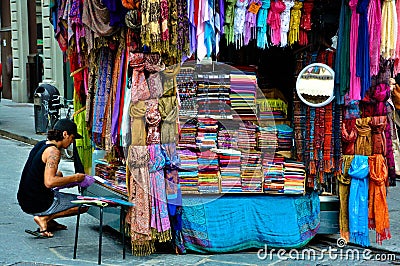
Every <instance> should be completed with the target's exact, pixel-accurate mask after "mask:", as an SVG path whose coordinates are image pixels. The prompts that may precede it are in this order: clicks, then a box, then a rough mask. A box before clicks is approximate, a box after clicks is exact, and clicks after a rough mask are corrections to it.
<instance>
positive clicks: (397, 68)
mask: <svg viewBox="0 0 400 266" xmlns="http://www.w3.org/2000/svg"><path fill="white" fill-rule="evenodd" d="M396 15H397V19H399V18H400V2H399V1H397V2H396ZM399 33H400V23H399V21H397V40H396V51H395V55H396V57H395V61H394V71H393V72H394V73H399V72H400V35H399Z"/></svg>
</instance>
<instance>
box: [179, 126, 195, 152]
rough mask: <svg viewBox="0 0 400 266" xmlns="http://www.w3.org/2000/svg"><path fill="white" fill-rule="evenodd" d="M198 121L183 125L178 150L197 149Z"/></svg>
mask: <svg viewBox="0 0 400 266" xmlns="http://www.w3.org/2000/svg"><path fill="white" fill-rule="evenodd" d="M196 134H197V120H196V119H190V120H187V121H185V123H184V124H183V125H181V131H180V136H179V142H178V148H180V149H182V148H196Z"/></svg>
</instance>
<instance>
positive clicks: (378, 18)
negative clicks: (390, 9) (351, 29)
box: [368, 0, 382, 76]
mask: <svg viewBox="0 0 400 266" xmlns="http://www.w3.org/2000/svg"><path fill="white" fill-rule="evenodd" d="M368 17H369V19H368V32H369V56H370V59H371V60H370V64H371V68H370V72H371V76H375V75H377V74H378V71H379V56H380V54H381V53H380V49H381V27H382V26H381V24H382V10H381V0H371V2H370V4H369V6H368Z"/></svg>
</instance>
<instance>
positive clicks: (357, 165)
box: [349, 155, 369, 247]
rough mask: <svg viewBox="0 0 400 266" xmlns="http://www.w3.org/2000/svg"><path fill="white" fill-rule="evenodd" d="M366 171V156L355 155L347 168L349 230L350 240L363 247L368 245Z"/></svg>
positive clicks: (367, 168)
mask: <svg viewBox="0 0 400 266" xmlns="http://www.w3.org/2000/svg"><path fill="white" fill-rule="evenodd" d="M368 173H369V166H368V156H363V155H355V156H354V159H353V161H352V162H351V165H350V169H349V176H350V177H351V178H352V179H351V185H350V196H349V231H350V241H351V242H353V243H356V244H359V245H361V246H364V247H366V246H369V237H368Z"/></svg>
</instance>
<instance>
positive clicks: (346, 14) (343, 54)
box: [335, 0, 351, 103]
mask: <svg viewBox="0 0 400 266" xmlns="http://www.w3.org/2000/svg"><path fill="white" fill-rule="evenodd" d="M350 20H351V11H350V8H349V6H348V5H347V4H345V0H342V5H341V9H340V19H339V32H338V36H339V38H338V45H337V50H336V59H335V61H336V62H340V64H335V97H336V99H337V101H338V103H343V102H344V99H343V98H344V96H345V95H346V93H347V92H348V90H349V88H350V74H349V65H350Z"/></svg>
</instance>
